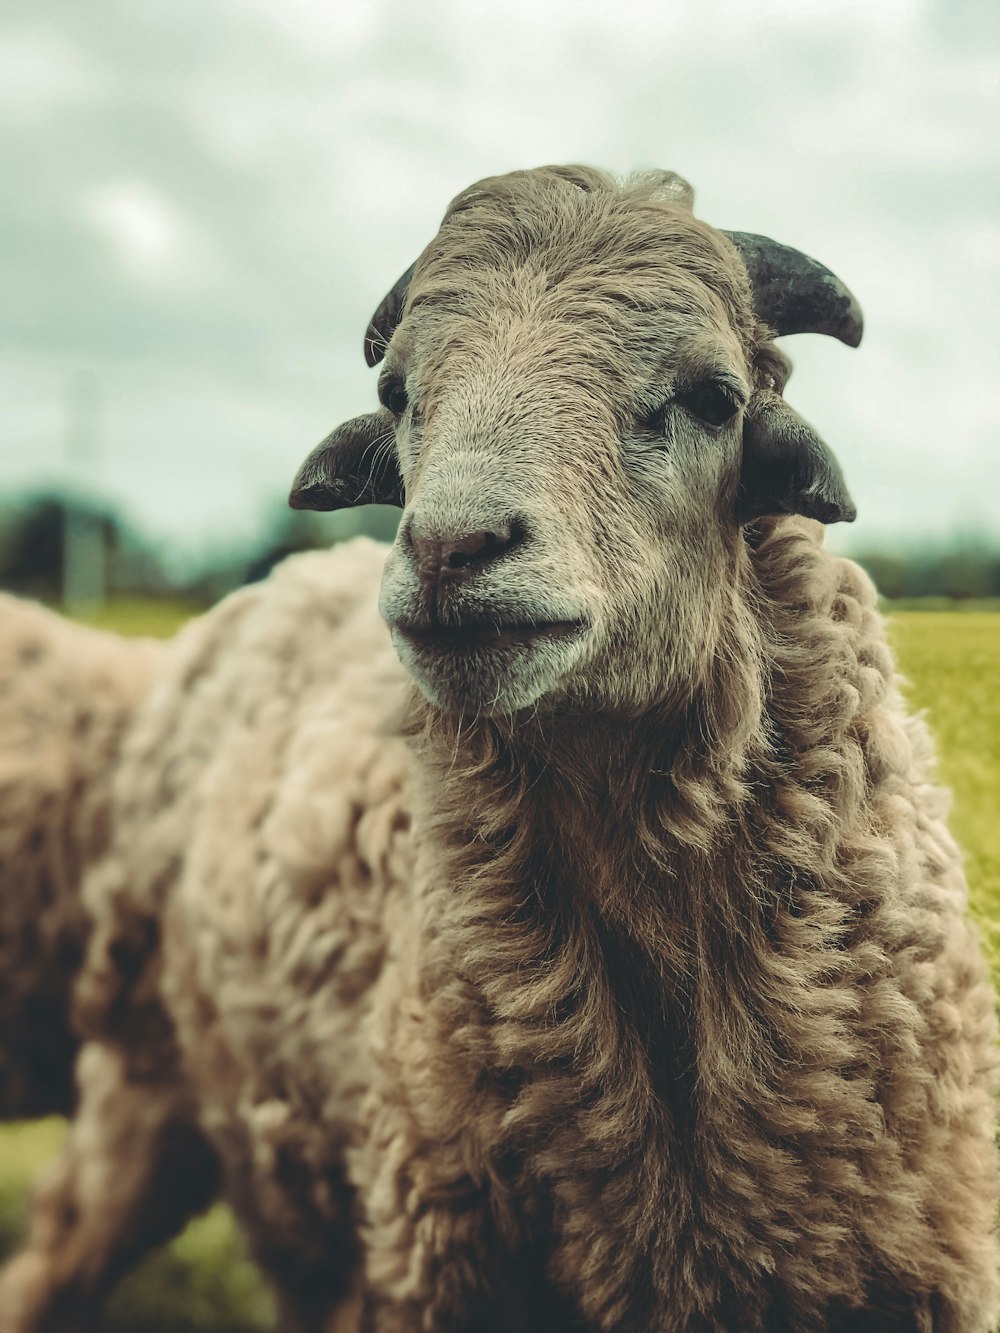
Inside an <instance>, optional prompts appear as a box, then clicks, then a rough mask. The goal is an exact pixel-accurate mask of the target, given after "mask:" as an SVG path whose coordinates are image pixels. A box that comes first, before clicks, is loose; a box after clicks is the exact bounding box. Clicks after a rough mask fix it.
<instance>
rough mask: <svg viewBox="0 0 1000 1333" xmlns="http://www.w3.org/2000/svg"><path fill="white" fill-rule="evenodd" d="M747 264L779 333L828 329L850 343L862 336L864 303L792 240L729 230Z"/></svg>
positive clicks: (757, 302) (757, 305)
mask: <svg viewBox="0 0 1000 1333" xmlns="http://www.w3.org/2000/svg"><path fill="white" fill-rule="evenodd" d="M723 234H724V235H725V236H728V238H729V240H730V241H732V243H733V245H735V246H736V249H737V250H738V251H739V252H740V258H741V259H742V260H743V262H744V264H746V267H747V272H748V273H749V275H750V285H751V287H752V288H753V301H754V309H755V310H756V312H757V315H758V317H759V318H760V319H762V320H763V321H764V322H765V324H770V326H771V328H772V329H774V331H775V333H776V334H778V335H779V336H781V335H782V334H786V333H827V334H829V335H830V337H832V338H839V339H840V341H841V342H842V343H847V345H848V347H857V345H858V343H860V341H861V332H862V329H863V327H864V321H863V317H862V314H861V307H860V306H859V305H858V303H857V301H856V300H855V298H854V296H853V295H852V294H851V292H850V291H849V290H848V288H847V287H845V285H844V284H843V283H842V282H841V280H840V279H839V278H838V277H837V275H836V274H835V273H831V272H830V270H829V269H828V268H825V267H824V266H823V265H822V264H819V263H817V262H816V260H815V259H810V258H809V256H808V255H804V254H803V253H802V252H801V251H800V250H793V249H792V248H791V246H789V245H779V244H778V242H777V241H772V240H770V239H769V238H768V237H767V236H754V235H752V234H751V233H750V232H746V231H727V232H724V233H723Z"/></svg>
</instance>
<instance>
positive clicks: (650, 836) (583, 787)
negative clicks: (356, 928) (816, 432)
mask: <svg viewBox="0 0 1000 1333" xmlns="http://www.w3.org/2000/svg"><path fill="white" fill-rule="evenodd" d="M751 559H752V566H751V568H750V574H751V576H752V577H751V578H749V579H748V580H747V581H746V582H745V584H744V586H743V587H742V589H741V590H740V591H739V593H738V601H739V604H735V603H734V607H733V613H732V618H731V627H732V633H733V635H734V636H736V637H737V638H738V637H739V636H741V635H742V636H743V640H744V647H743V650H742V651H743V657H742V659H740V658H738V657H736V656H734V654H732V653H729V652H723V653H716V654H712V660H713V662H714V663H716V664H717V666H716V674H715V675H714V676H712V677H710V678H708V679H706V681H705V682H703V683H702V686H701V689H700V691H699V692H698V693H696V694H695V696H694V697H693V698H692V699H691V700H690V702H689V703H688V705H687V707H686V708H684V709H681V710H678V709H676V708H675V709H673V710H669V709H666V710H660V711H657V710H653V711H651V712H650V713H648V714H647V715H645V716H643V717H640V718H636V719H633V720H632V721H631V722H627V723H626V722H623V721H622V720H621V719H613V720H612V719H602V718H600V717H593V716H589V717H588V716H576V717H573V718H564V719H562V720H559V719H553V718H550V719H549V720H548V721H547V722H545V723H544V724H539V725H537V726H535V727H534V728H531V727H525V728H523V729H521V730H519V731H517V732H514V731H512V730H511V729H510V728H506V729H504V728H503V727H502V726H501V725H499V724H496V723H494V722H491V721H489V720H480V721H479V722H477V723H475V724H468V723H465V724H463V725H461V726H460V725H459V723H458V722H456V721H453V720H451V719H448V718H443V717H441V716H440V715H438V714H433V713H431V712H430V710H429V709H425V710H424V714H423V717H422V718H420V717H418V719H417V723H416V726H415V731H416V732H417V734H418V739H417V741H416V745H417V751H418V754H419V762H420V763H421V764H422V765H423V767H424V771H425V775H426V777H427V778H428V779H429V780H428V781H425V782H423V783H421V784H418V789H419V794H418V801H417V807H416V809H415V815H416V823H417V827H418V829H420V830H421V844H422V847H423V849H424V851H423V855H424V857H425V864H424V871H423V873H422V874H421V876H420V878H421V880H422V882H423V883H424V884H425V885H426V886H428V887H427V888H426V890H425V909H426V917H425V926H426V935H427V938H428V939H429V940H432V941H433V947H430V948H428V950H427V954H426V957H427V966H428V974H427V975H428V979H429V980H428V984H429V986H431V987H433V985H434V984H436V982H435V974H436V975H437V976H438V977H440V976H441V975H442V972H441V971H439V965H440V966H441V967H443V970H444V971H447V969H448V968H449V967H454V965H455V962H456V960H458V962H459V964H460V967H461V972H462V975H463V976H464V977H466V978H468V979H469V980H470V981H471V982H472V983H473V984H474V986H475V987H476V988H477V989H478V991H479V992H480V994H481V995H482V997H483V998H484V999H485V1002H486V1003H487V1005H488V1006H490V1008H491V1010H492V1011H493V1012H495V1013H498V1014H506V1015H507V1016H508V1017H509V1018H511V1019H512V1020H515V1021H518V1022H522V1021H523V1022H531V1023H535V1022H538V1023H542V1022H550V1021H551V1020H552V1018H553V1017H556V1018H558V1017H559V1016H560V1015H563V1016H568V1015H569V1016H571V1015H575V1016H576V1018H577V1019H579V1018H580V1016H581V1015H583V1014H586V1013H587V1012H591V1013H592V1011H593V1010H594V1009H595V1008H598V1009H600V1010H601V1011H602V1012H603V1013H604V1015H605V1018H606V1020H607V1022H606V1023H605V1024H604V1025H603V1026H601V1025H598V1026H597V1027H594V1028H593V1029H592V1030H594V1031H597V1030H601V1031H604V1032H607V1031H608V1030H609V1029H608V1025H610V1026H611V1027H614V1028H615V1029H616V1030H618V1031H619V1032H621V1033H624V1034H625V1035H624V1037H623V1042H624V1047H635V1048H636V1049H639V1048H641V1049H643V1050H645V1051H646V1052H647V1054H648V1053H649V1050H650V1047H651V1046H655V1045H657V1044H658V1043H660V1042H661V1041H662V1042H666V1043H668V1044H669V1045H670V1046H671V1048H672V1049H673V1050H674V1051H675V1053H676V1052H677V1051H683V1049H684V1047H685V1045H686V1041H687V1037H686V1036H685V1031H687V1034H688V1037H689V1035H690V1033H689V1031H688V1030H689V1029H690V1026H691V1023H690V1022H688V1019H686V1018H685V1017H684V1016H685V1015H687V1016H688V1018H690V1016H691V1015H692V1014H693V1011H694V1009H695V1008H697V1009H698V1017H697V1020H696V1021H697V1023H698V1024H699V1025H700V1028H701V1030H702V1031H704V1030H705V1025H706V1024H711V1025H725V1024H727V1023H730V1022H731V1021H732V1019H733V1016H734V1014H735V1015H736V1016H737V1018H739V1017H740V1015H741V1013H743V1012H744V1011H745V1013H750V1012H751V1010H753V1006H754V1005H755V1004H756V1003H757V1000H756V998H755V994H756V992H759V991H760V989H761V983H760V981H759V977H760V975H761V969H762V968H763V967H765V966H766V960H767V959H768V957H769V956H770V953H771V952H772V950H773V947H774V940H775V939H776V938H778V936H779V935H780V934H781V933H782V932H783V931H786V930H792V929H794V928H795V927H794V922H793V925H792V926H791V927H789V926H787V925H786V923H785V917H786V916H789V917H790V918H794V919H796V920H797V919H799V918H801V917H802V916H803V915H808V914H812V918H811V925H812V926H814V927H815V932H814V933H813V934H812V935H809V938H810V939H815V940H820V939H828V940H829V941H830V947H831V948H836V947H837V945H836V938H837V933H838V931H842V930H843V929H844V928H845V922H847V921H848V920H849V919H850V915H851V913H852V911H853V909H854V906H855V903H854V902H853V901H852V898H851V895H852V893H856V892H857V886H855V885H851V884H848V883H847V882H846V881H845V880H844V877H843V876H842V875H839V874H838V872H837V870H836V861H837V855H838V842H837V838H838V834H837V830H838V829H841V828H844V827H850V826H851V825H852V824H855V821H857V820H859V819H860V818H861V816H860V815H859V809H860V807H861V805H862V804H863V803H864V802H865V801H866V800H868V799H870V795H871V773H870V763H869V756H868V755H867V754H866V750H865V745H866V743H867V742H866V741H865V737H866V736H867V735H868V732H869V730H870V729H869V727H868V725H867V723H868V718H866V716H865V709H860V710H859V707H858V696H859V693H860V692H861V688H862V687H863V688H864V689H865V690H867V692H868V694H869V696H870V703H869V705H868V706H867V707H868V708H869V709H870V708H871V707H873V706H877V705H878V703H879V702H880V700H881V699H882V698H883V697H884V695H885V691H886V689H887V688H891V686H890V685H889V682H888V680H887V677H890V676H891V663H889V662H888V658H887V655H886V654H885V649H884V645H883V644H882V642H881V641H882V632H881V626H880V623H879V621H878V617H877V615H875V614H874V611H873V608H872V601H873V597H872V593H871V590H870V586H869V585H867V584H866V582H865V581H864V579H863V576H859V575H856V574H850V573H849V572H847V573H845V571H849V570H850V567H849V566H845V565H844V563H843V562H840V561H836V560H833V559H831V558H830V557H829V556H828V555H827V554H826V553H825V552H824V551H823V549H822V547H821V546H820V545H819V544H818V543H817V542H816V540H815V537H814V535H813V534H811V533H808V532H804V531H802V530H800V529H798V528H796V527H794V526H792V525H789V526H785V527H779V528H778V529H776V532H775V533H772V534H770V535H769V537H768V539H767V540H765V542H763V543H762V546H761V549H760V550H759V551H755V552H754V553H753V554H752V556H751ZM845 577H846V578H847V580H848V582H847V585H845V584H844V579H845ZM859 579H860V582H859ZM852 580H853V582H852ZM845 587H846V592H845ZM748 607H750V609H751V611H752V615H751V616H750V617H749V618H750V619H751V620H752V621H753V623H754V624H755V625H756V626H757V627H758V629H759V634H758V636H757V642H756V646H752V651H751V648H750V647H748V646H747V641H746V633H745V630H746V624H747V620H748V617H747V615H746V612H747V609H748ZM730 646H731V645H730ZM879 652H881V653H882V655H883V658H882V666H881V669H880V670H879V671H878V672H877V674H878V676H879V677H880V681H879V683H878V685H877V686H876V687H874V694H873V692H872V689H873V687H871V685H870V682H869V684H864V681H863V679H862V675H863V673H864V672H865V671H869V672H870V665H869V664H870V662H871V661H872V660H874V659H873V656H872V655H873V654H875V655H876V656H877V654H878V653H879ZM863 662H864V663H865V665H864V666H863V665H862V663H863ZM734 663H735V665H734ZM726 672H728V673H729V674H728V675H726V674H724V673H726ZM865 679H867V678H865ZM845 685H846V686H847V688H845ZM416 711H417V713H418V714H419V712H420V709H419V707H418V708H417V710H416ZM428 858H429V862H430V865H428ZM431 867H433V868H431ZM816 889H821V890H822V892H815V893H814V892H813V890H816ZM873 891H878V892H882V890H881V889H878V890H874V889H873ZM803 894H805V896H804V897H803ZM805 934H808V932H805ZM782 947H784V946H782ZM803 947H807V946H803ZM808 947H812V945H809V946H808ZM581 978H585V979H586V980H585V982H582V981H581ZM741 997H742V998H741ZM744 1001H745V1004H744ZM741 1006H742V1008H741ZM623 1016H624V1018H623ZM758 1018H759V1016H758ZM693 1021H695V1020H694V1019H691V1022H693ZM748 1024H749V1026H750V1027H752V1026H753V1025H754V1024H756V1028H755V1031H754V1032H750V1030H749V1027H748V1028H747V1032H746V1034H745V1035H746V1037H747V1040H751V1039H754V1040H755V1039H756V1038H757V1037H759V1035H760V1032H761V1031H762V1029H763V1027H764V1026H765V1025H766V1021H765V1020H763V1019H761V1020H760V1021H758V1019H754V1020H753V1022H752V1023H751V1022H750V1020H748ZM623 1025H624V1026H623ZM678 1025H680V1027H679V1026H678ZM556 1026H557V1025H553V1026H552V1031H553V1032H555V1027H556ZM570 1026H571V1027H573V1028H578V1029H579V1033H580V1034H585V1033H586V1032H587V1031H588V1030H591V1029H588V1028H587V1026H586V1023H584V1022H583V1021H580V1022H573V1023H571V1024H570ZM682 1029H684V1030H682ZM626 1030H627V1031H626ZM582 1039H583V1037H582V1036H581V1040H582ZM734 1039H735V1038H734ZM652 1063H653V1064H655V1063H656V1062H655V1061H654V1062H652ZM669 1063H670V1064H671V1065H672V1067H673V1068H674V1069H675V1070H676V1068H677V1057H676V1055H675V1058H674V1059H673V1060H672V1061H670V1062H669Z"/></svg>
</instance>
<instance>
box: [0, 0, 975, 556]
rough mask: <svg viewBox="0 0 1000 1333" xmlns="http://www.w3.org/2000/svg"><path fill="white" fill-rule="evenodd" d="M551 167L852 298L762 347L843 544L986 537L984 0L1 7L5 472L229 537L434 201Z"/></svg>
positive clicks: (3, 477)
mask: <svg viewBox="0 0 1000 1333" xmlns="http://www.w3.org/2000/svg"><path fill="white" fill-rule="evenodd" d="M573 161H576V162H586V163H591V164H594V165H597V166H601V167H605V168H607V169H610V170H612V171H614V172H618V173H627V172H629V171H633V170H636V169H640V168H648V167H663V168H670V169H673V170H676V171H679V172H680V173H681V174H682V175H684V176H686V177H687V178H688V179H689V180H690V181H691V182H692V184H693V185H694V187H695V193H696V210H697V212H698V213H699V215H700V216H702V217H703V218H705V219H706V220H707V221H709V222H711V223H713V224H716V225H718V226H721V227H728V228H731V229H738V230H744V231H757V232H764V233H765V234H768V235H771V236H773V237H774V238H775V239H777V240H780V241H782V242H784V243H786V244H790V245H794V246H796V247H797V248H799V249H802V250H805V251H806V252H807V253H809V254H812V255H814V256H815V257H816V258H818V259H820V260H822V261H823V262H824V263H826V264H827V265H828V266H830V267H831V268H833V269H834V271H835V272H837V273H838V274H839V275H840V276H841V277H842V278H843V279H844V280H845V281H846V282H847V283H848V284H849V286H850V287H851V288H852V289H853V290H854V291H855V293H856V294H857V296H858V297H859V299H860V301H861V304H862V306H863V308H864V310H865V314H866V332H865V338H864V341H863V343H862V346H861V348H860V349H859V350H857V351H852V350H850V349H848V348H846V347H843V346H841V345H840V344H839V343H836V342H834V341H833V340H832V339H828V338H821V337H818V336H810V335H805V336H800V337H797V338H789V339H786V340H785V347H786V350H787V351H788V352H789V353H790V355H791V357H792V359H793V361H794V363H795V367H796V369H795V373H794V374H793V377H792V379H791V381H790V383H789V386H788V388H787V390H786V396H787V397H788V399H789V401H790V402H792V404H793V405H794V406H795V407H796V408H797V409H798V410H799V411H800V412H801V413H802V415H804V416H805V417H806V418H807V419H808V420H810V421H811V422H812V424H813V425H814V426H816V427H817V428H818V429H819V430H820V432H821V433H822V434H823V436H824V438H825V439H826V440H827V442H828V443H829V444H830V445H831V446H832V447H833V448H834V450H835V451H836V453H837V454H838V456H839V457H840V459H841V461H842V463H843V466H844V470H845V473H846V476H847V478H848V482H849V484H850V487H851V490H852V492H853V494H854V497H855V500H856V501H857V504H858V508H859V511H860V517H859V520H858V522H857V524H856V525H855V526H854V529H853V530H850V531H844V532H842V534H840V535H838V537H837V538H836V540H837V541H839V543H840V544H841V547H842V548H844V547H845V546H846V547H850V548H851V549H865V548H867V547H871V546H875V545H878V546H886V545H892V544H893V543H897V544H898V543H912V542H914V541H924V540H937V539H939V538H945V537H948V536H953V535H956V534H957V535H960V536H968V535H975V534H984V535H991V536H992V537H993V538H994V539H997V540H1000V447H998V408H997V393H996V389H995V385H996V382H997V368H998V365H1000V318H998V311H1000V299H998V298H1000V5H998V4H996V3H995V0H943V2H942V3H920V2H919V0H879V2H878V3H875V2H874V0H864V2H863V3H859V0H753V3H746V2H742V0H741V2H740V3H737V0H657V2H656V3H640V0H614V3H611V2H607V3H605V2H604V0H601V2H600V3H598V2H597V0H530V2H527V3H526V2H525V0H503V2H502V3H500V2H498V3H493V2H487V0H420V2H419V3H418V2H417V0H355V2H354V3H351V4H348V3H342V2H341V0H326V3H321V2H320V0H169V3H167V2H166V0H157V2H155V3H154V0H87V4H86V5H81V4H80V3H79V0H47V3H46V4H45V5H44V6H40V5H38V3H37V0H29V2H27V3H25V2H23V0H5V4H4V6H3V11H2V18H0V180H2V189H0V290H2V292H3V298H2V300H0V496H6V497H9V496H12V495H15V494H16V493H18V492H19V491H21V490H23V489H25V488H39V487H42V486H45V485H49V484H59V485H70V486H83V487H85V488H86V489H88V490H89V491H91V492H92V493H96V494H99V495H103V496H106V497H107V498H108V499H110V500H112V501H114V502H115V503H117V504H120V505H121V506H122V507H123V509H124V510H125V511H126V512H127V513H128V514H129V515H131V516H132V517H133V518H134V519H135V520H136V521H137V523H138V524H140V525H141V526H142V527H143V528H145V529H147V530H149V531H150V532H151V533H153V534H154V535H155V536H156V538H157V539H158V541H160V542H161V543H162V544H163V546H164V548H165V549H167V550H169V551H173V552H175V553H176V552H184V551H187V552H193V551H196V550H200V549H207V548H215V547H218V546H220V545H224V544H226V543H230V542H240V541H251V540H252V539H253V537H254V534H255V532H257V531H258V530H259V529H260V528H261V527H262V525H263V524H264V523H265V521H266V518H267V516H268V515H272V516H273V513H274V511H275V509H276V507H278V506H280V505H281V504H282V503H283V501H284V497H285V495H286V494H287V490H288V486H289V483H290V481H291V478H292V476H293V475H294V472H295V470H296V467H297V466H298V464H299V462H300V461H301V459H302V458H303V457H304V456H305V454H306V453H307V452H308V450H309V448H310V447H311V446H312V445H313V444H314V443H315V442H316V441H317V440H318V439H319V438H321V437H322V436H323V435H324V434H326V433H327V432H328V431H329V430H330V429H331V428H332V427H333V426H335V425H337V424H338V423H339V422H340V421H342V420H343V419H345V418H346V417H348V416H351V415H354V414H355V413H357V412H359V411H363V410H368V409H369V408H370V407H371V406H372V405H373V404H374V401H375V386H374V372H371V371H369V370H368V369H367V368H366V366H365V364H364V361H363V358H362V355H361V336H362V334H363V331H364V328H365V325H366V323H367V320H368V317H369V315H370V314H371V312H372V310H373V308H374V306H375V305H376V304H377V303H378V301H379V300H380V298H381V296H382V295H383V293H384V291H385V290H386V289H387V287H389V286H390V285H391V283H392V282H393V281H394V279H395V278H396V276H397V275H398V274H399V273H400V272H401V271H402V270H403V269H404V268H405V267H406V266H407V265H408V264H409V263H410V262H411V261H412V260H413V258H415V256H416V255H417V254H418V253H419V251H420V250H421V249H422V248H423V246H424V245H425V244H426V243H427V241H428V240H429V239H430V238H431V236H432V235H433V233H434V231H435V230H436V228H437V226H438V223H439V222H440V219H441V215H442V213H443V211H444V208H445V206H446V205H447V203H448V201H449V200H450V199H451V197H452V196H453V195H454V194H456V193H457V192H458V191H459V190H460V189H462V188H464V187H465V186H467V185H468V184H470V183H471V182H472V181H474V180H476V179H478V178H480V177H482V176H485V175H493V174H496V173H498V172H503V171H507V170H511V169H514V168H519V167H526V166H534V165H539V164H542V163H546V162H573Z"/></svg>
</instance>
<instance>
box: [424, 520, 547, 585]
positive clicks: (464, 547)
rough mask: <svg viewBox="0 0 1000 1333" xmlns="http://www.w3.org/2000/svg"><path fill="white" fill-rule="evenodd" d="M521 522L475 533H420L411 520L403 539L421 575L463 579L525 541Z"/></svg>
mask: <svg viewBox="0 0 1000 1333" xmlns="http://www.w3.org/2000/svg"><path fill="white" fill-rule="evenodd" d="M524 537H525V528H524V524H523V523H520V522H518V521H517V519H511V520H510V521H509V522H503V523H494V524H493V525H492V527H490V528H489V529H487V528H477V529H476V530H475V531H474V532H463V533H448V534H444V535H442V534H441V533H440V532H433V533H431V532H423V531H421V530H420V528H419V527H418V525H417V524H416V523H412V522H411V523H410V524H409V525H408V527H407V528H406V530H405V532H404V540H405V541H406V543H407V545H408V546H409V547H410V550H411V552H412V554H413V558H414V560H415V561H416V564H417V567H418V569H419V570H420V573H421V576H422V577H423V578H424V579H425V580H426V581H427V582H430V583H437V582H439V581H440V580H442V579H463V578H469V577H471V576H472V575H473V574H478V573H479V572H480V571H481V570H483V569H485V568H486V567H487V566H488V565H492V564H493V563H494V562H495V561H496V560H499V558H500V557H501V556H502V555H507V554H508V553H509V552H511V551H513V550H514V549H515V548H516V547H518V546H520V545H521V543H522V542H523V541H524Z"/></svg>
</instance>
